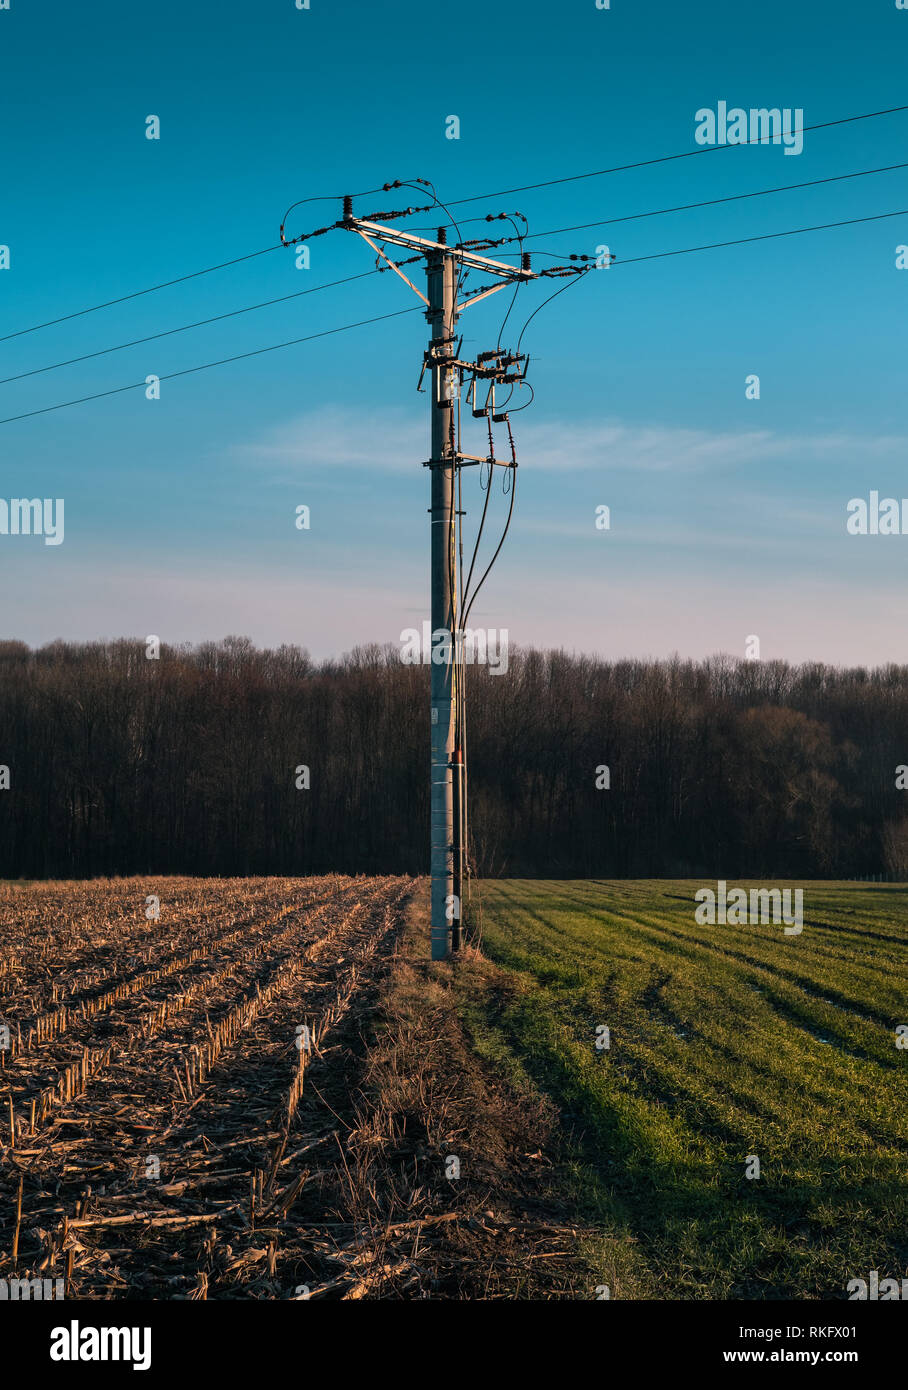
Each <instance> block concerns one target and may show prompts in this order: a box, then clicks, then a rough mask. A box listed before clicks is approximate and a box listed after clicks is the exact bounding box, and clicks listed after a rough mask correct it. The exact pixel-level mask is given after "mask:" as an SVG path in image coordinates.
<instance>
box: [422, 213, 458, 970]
mask: <svg viewBox="0 0 908 1390" xmlns="http://www.w3.org/2000/svg"><path fill="white" fill-rule="evenodd" d="M438 240H439V242H440V243H441V244H442V245H443V244H444V241H445V232H444V230H443V229H441V230H439V233H438ZM426 274H427V277H428V290H429V294H428V299H429V307H428V309H427V310H426V318H427V319H428V320H429V324H430V326H431V329H432V336H431V338H430V340H429V361H430V362H431V364H432V365H431V382H432V401H431V407H430V409H431V423H432V457H431V459H430V460H429V469H430V472H431V476H432V503H431V507H430V514H431V532H432V541H431V559H430V564H429V569H430V576H431V624H432V642H433V648H434V643H435V640H436V634H437V633H439V632H442V631H444V632H447V633H450V634H451V638H452V641H453V639H454V634H455V633H456V632H457V583H456V574H457V569H456V565H457V555H456V550H455V545H454V537H455V515H454V509H455V499H454V466H455V450H456V446H455V442H454V398H455V384H454V373H453V371H452V369H451V367H450V366H449V365H448V362H449V359H451V358H452V357H453V356H454V325H455V322H456V312H455V308H454V261H453V259H452V258H451V256H449V255H446V254H445V253H444V251H441V250H439V251H433V252H430V254H429V255H428V256H427V257H426ZM456 656H457V653H456V652H455V651H454V650H453V647H452V650H451V659H450V660H448V661H443V662H435V661H433V662H432V665H431V667H430V672H431V711H432V712H431V719H432V790H431V808H430V821H431V858H430V871H431V875H432V910H431V923H432V926H431V930H432V959H433V960H445V959H446V957H447V955H448V953H449V949H450V946H451V945H452V944H453V943H452V942H451V940H450V938H451V935H452V928H453V927H454V926H455V923H456V930H457V936H458V938H459V935H460V912H459V908H460V901H461V886H462V864H463V846H462V844H461V843H460V838H461V836H460V832H461V828H462V826H461V823H460V814H459V812H460V802H461V797H460V795H459V793H460V791H461V787H460V786H459V785H458V786H455V778H456V780H457V783H460V780H461V776H460V774H461V767H462V765H461V764H458V763H455V761H454V732H455V712H456V705H455V700H456V696H457V694H458V693H459V692H458V691H457V677H456V671H457V662H456ZM459 944H460V943H459V939H458V942H457V945H459Z"/></svg>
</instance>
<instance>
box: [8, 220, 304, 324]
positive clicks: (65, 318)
mask: <svg viewBox="0 0 908 1390" xmlns="http://www.w3.org/2000/svg"><path fill="white" fill-rule="evenodd" d="M280 250H281V246H280V243H279V242H275V244H274V246H264V247H263V248H262V250H261V251H250V252H249V253H248V254H247V255H245V256H234V258H233V260H232V261H221V262H220V263H219V264H218V265H209V266H206V267H205V269H204V270H191V271H190V272H189V274H188V275H178V276H177V277H176V279H174V280H162V281H161V283H160V284H159V285H149V286H148V288H147V289H144V290H133V292H132V294H121V295H120V297H119V298H118V299H106V300H105V301H104V303H103V304H91V305H89V307H88V308H87V309H76V310H74V312H73V313H71V314H61V316H60V317H59V318H58V319H47V320H46V322H44V323H33V324H32V325H31V327H30V328H18V329H17V330H16V332H15V333H4V334H3V335H2V337H0V343H8V342H9V340H10V338H21V337H23V335H24V334H26V333H37V332H38V329H39V328H53V326H54V325H55V324H57V323H68V322H69V320H70V319H78V318H82V316H83V315H84V314H94V313H97V311H98V310H99V309H110V308H111V307H112V306H113V305H114V304H125V303H126V301H127V300H128V299H139V298H140V297H141V296H142V295H143V294H154V292H155V291H156V290H166V289H168V288H169V287H170V286H171V285H182V284H183V282H184V281H185V280H196V279H198V277H199V276H200V275H210V274H211V273H212V271H214V270H225V269H226V268H227V266H230V265H239V264H240V262H241V261H251V260H254V259H255V257H256V256H267V255H268V252H269V251H280Z"/></svg>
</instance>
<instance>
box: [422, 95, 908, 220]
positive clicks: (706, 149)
mask: <svg viewBox="0 0 908 1390" xmlns="http://www.w3.org/2000/svg"><path fill="white" fill-rule="evenodd" d="M899 111H908V105H904V106H887V107H884V108H883V109H882V110H880V111H864V112H862V113H861V114H860V115H857V116H841V117H839V119H838V120H835V121H817V122H816V123H815V124H813V125H805V126H799V127H797V128H796V129H795V130H794V131H792V134H804V133H805V132H806V131H809V130H828V129H829V128H830V127H832V126H839V125H849V124H850V123H851V122H853V121H869V120H873V119H874V117H876V116H892V115H894V114H895V113H896V112H899ZM770 143H771V138H770V137H768V136H763V137H761V138H760V139H759V140H741V141H738V142H736V143H735V144H733V145H731V144H725V145H700V146H699V147H698V148H697V149H695V150H682V151H681V152H680V153H679V154H663V155H659V156H658V157H657V158H655V159H638V160H635V161H634V162H633V163H632V164H614V165H612V167H611V168H609V169H593V170H591V171H590V172H589V173H587V174H566V175H564V176H563V177H562V178H557V179H543V180H542V181H541V182H540V183H521V184H517V185H516V186H515V187H514V188H499V189H496V190H495V192H493V193H475V194H471V196H470V197H469V198H453V199H451V200H449V203H448V206H449V207H452V208H456V207H462V206H463V204H464V203H479V202H487V201H488V200H489V199H490V198H504V197H506V196H507V195H508V194H510V193H530V192H532V191H533V190H535V189H537V188H554V187H556V186H557V185H559V184H562V183H578V182H579V181H580V180H581V179H598V178H602V177H603V176H604V175H605V174H621V173H624V172H625V171H626V170H628V169H644V168H646V167H647V166H648V165H652V164H668V163H670V162H671V161H672V160H675V159H693V158H695V157H696V156H697V155H701V154H714V153H715V152H716V151H717V150H735V149H743V148H744V147H745V146H746V145H767V144H770Z"/></svg>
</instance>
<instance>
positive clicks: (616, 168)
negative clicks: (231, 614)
mask: <svg viewBox="0 0 908 1390" xmlns="http://www.w3.org/2000/svg"><path fill="white" fill-rule="evenodd" d="M902 111H908V104H906V105H902V106H888V107H884V108H882V109H880V110H878V111H865V112H862V113H860V114H858V115H854V116H842V117H839V118H838V119H837V120H833V121H819V122H816V123H814V124H812V125H808V126H802V127H800V128H799V129H800V131H801V132H806V131H813V130H827V129H830V128H831V127H834V126H840V125H848V124H851V123H853V122H856V121H868V120H873V119H875V118H877V117H881V116H890V115H894V114H896V113H898V112H902ZM766 143H768V138H766V139H763V138H761V139H760V140H748V141H742V142H741V143H740V144H735V145H728V144H726V145H703V146H700V147H699V148H697V149H695V150H682V151H681V152H679V153H678V154H672V155H660V156H658V157H657V158H654V159H643V160H637V161H635V162H633V163H630V164H616V165H613V166H612V167H610V168H608V169H593V170H591V171H590V172H588V173H585V174H569V175H565V176H563V177H561V178H556V179H546V180H543V181H541V182H539V183H531V184H519V185H517V186H516V187H514V188H508V189H500V190H498V191H497V192H493V193H478V194H471V195H470V196H469V197H467V198H455V199H453V200H451V199H449V200H448V202H447V204H446V206H447V207H448V208H452V207H462V206H463V205H464V204H465V203H475V202H481V201H484V200H487V199H490V198H500V197H504V196H505V195H506V194H509V193H526V192H531V191H533V190H535V189H538V188H553V187H556V186H558V185H560V184H563V183H576V182H579V181H580V180H583V179H592V178H601V177H604V176H605V175H607V174H617V173H622V172H624V171H625V170H629V169H641V168H645V167H647V166H649V165H654V164H665V163H668V162H670V161H672V160H677V159H689V158H692V157H694V156H695V155H700V154H710V153H713V152H714V151H716V150H722V149H741V148H744V146H746V145H756V144H766ZM891 167H893V168H896V167H898V166H896V165H893V166H891ZM873 172H876V171H873ZM821 182H822V180H821ZM805 186H806V185H805ZM381 191H384V190H383V189H370V190H367V193H366V194H354V195H352V196H354V197H363V196H367V194H369V193H378V192H381ZM325 199H329V200H330V195H325ZM323 200H324V199H303V200H302V201H303V202H310V201H323ZM338 201H340V199H338ZM298 206H300V203H294V204H291V209H292V208H294V207H298ZM291 209H288V213H289V211H290V210H291ZM671 210H672V209H666V211H671ZM286 215H287V214H285V217H286ZM471 220H472V219H471ZM452 224H453V223H452ZM594 225H600V224H594ZM534 235H539V234H535V233H534ZM282 249H284V247H283V246H282V244H281V242H275V243H274V244H273V245H271V246H264V247H262V248H260V250H258V251H249V252H247V253H246V254H245V255H242V256H235V257H233V258H232V259H231V260H227V261H220V262H218V263H217V264H216V265H210V266H204V267H203V268H202V269H201V270H192V271H189V272H187V273H186V274H185V275H178V276H175V277H174V278H173V279H170V280H162V281H161V282H160V283H158V284H156V285H148V286H146V287H145V288H144V289H140V290H133V291H132V292H131V293H130V294H124V295H119V296H118V297H117V298H115V299H107V300H104V301H102V302H101V303H99V304H91V305H88V306H87V307H86V308H84V309H75V310H73V311H72V312H71V313H68V314H61V315H59V316H58V317H57V318H53V319H46V320H45V321H44V322H42V323H35V324H30V325H29V326H28V327H27V328H19V329H16V330H15V331H14V332H13V333H4V334H0V343H3V342H9V341H10V340H11V339H13V338H20V337H23V336H24V335H25V334H27V333H36V332H38V331H39V330H40V329H44V328H52V327H54V326H55V325H57V324H60V323H68V322H69V321H70V320H71V319H76V318H81V317H83V316H84V315H86V314H93V313H97V312H98V311H99V310H101V309H109V308H112V307H113V306H114V305H117V304H125V303H126V302H127V301H129V300H131V299H138V298H140V297H141V296H142V295H146V294H154V293H155V292H156V291H158V290H163V289H168V288H170V287H171V286H172V285H180V284H183V283H184V282H185V281H187V280H194V279H198V278H199V277H200V276H202V275H211V274H212V273H213V272H215V271H218V270H225V269H227V268H228V267H230V266H234V265H240V264H241V263H242V262H243V261H249V260H254V259H255V258H256V257H257V256H266V255H269V254H270V253H271V252H272V251H280V250H282Z"/></svg>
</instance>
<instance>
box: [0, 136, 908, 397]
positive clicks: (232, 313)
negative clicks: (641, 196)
mask: <svg viewBox="0 0 908 1390" xmlns="http://www.w3.org/2000/svg"><path fill="white" fill-rule="evenodd" d="M896 169H908V161H905V162H902V163H900V164H885V165H881V166H880V167H879V168H876V169H857V170H854V171H853V172H852V173H849V174H832V175H829V176H828V177H826V178H822V179H808V180H806V181H804V182H802V183H785V184H778V185H776V186H774V187H772V188H761V189H757V190H755V191H754V192H752V193H732V194H729V195H728V196H726V197H723V198H709V199H707V200H705V201H703V202H699V203H681V204H678V205H677V206H675V207H668V208H655V209H653V210H651V211H649V212H634V213H628V214H627V215H626V216H624V217H612V218H607V219H603V220H602V221H599V222H579V223H575V224H574V225H573V226H570V227H553V228H550V229H549V230H548V231H544V232H523V233H518V234H517V235H516V236H512V237H507V238H503V239H502V240H500V241H496V242H495V243H494V245H495V246H504V245H507V244H509V243H511V242H515V241H516V242H518V243H519V244H520V246H521V247H522V246H523V242H524V241H526V240H532V239H533V238H536V237H544V236H559V235H562V234H564V233H567V232H581V231H587V230H589V229H590V228H594V227H610V226H615V225H617V224H618V223H622V222H634V221H641V220H643V219H646V218H649V217H660V216H662V215H663V214H665V213H672V212H689V211H691V210H693V209H697V208H705V207H716V206H719V205H720V204H722V203H733V202H739V201H742V200H746V199H748V198H763V197H766V196H768V195H770V194H774V193H787V192H791V191H792V190H798V189H802V188H815V187H817V186H818V185H821V184H827V183H839V182H842V181H843V180H846V179H857V178H864V177H866V176H868V175H870V174H886V173H891V172H893V171H894V170H896ZM468 220H470V221H476V220H484V219H474V218H471V219H468ZM506 220H507V221H512V219H511V218H510V217H508V218H507V219H506ZM450 225H452V226H453V225H455V224H454V223H451V224H450ZM512 225H514V224H513V222H512ZM829 225H836V224H829ZM723 244H729V243H717V245H723ZM691 249H695V248H691ZM505 254H507V253H505ZM513 254H516V255H519V254H521V252H515V253H513ZM534 254H535V255H548V256H551V257H552V258H553V259H562V258H563V257H561V256H560V255H559V254H558V253H556V252H553V251H548V252H547V251H540V250H539V249H537V250H536V251H535V252H534ZM669 254H680V253H676V252H672V253H669ZM635 259H636V258H635ZM228 264H229V262H228ZM625 264H626V262H625ZM384 269H385V268H384V267H379V268H378V270H377V271H376V270H367V271H364V272H363V273H362V274H360V275H348V276H346V277H345V278H344V279H341V280H331V281H329V282H328V283H327V284H324V285H316V286H315V287H314V288H313V289H308V290H296V291H294V293H293V294H285V295H279V296H278V297H277V298H275V299H266V300H263V301H261V303H259V304H249V305H246V306H244V307H243V308H240V309H231V310H229V311H228V312H227V313H224V314H215V315H214V316H213V317H211V318H207V319H198V320H197V321H196V322H194V323H187V324H183V325H182V326H181V327H179V328H168V329H165V330H164V331H163V332H161V333H150V334H148V335H147V336H146V337H144V338H134V339H132V340H131V341H130V342H128V343H118V344H116V345H115V346H113V347H107V348H99V349H98V350H97V351H96V352H86V353H83V354H82V356H80V357H70V358H67V359H66V360H65V361H63V362H53V363H51V364H49V365H48V366H45V367H34V368H32V369H31V370H30V371H27V372H19V373H17V374H16V375H15V376H7V377H0V386H5V385H8V384H9V383H10V382H13V381H22V380H24V379H25V378H26V377H30V376H39V375H41V374H42V373H44V372H52V371H56V370H57V369H58V368H60V367H71V366H75V365H76V364H77V363H79V362H88V361H90V360H91V359H92V358H94V357H103V356H105V355H106V354H109V353H111V352H122V351H124V350H125V349H126V348H131V347H138V346H140V345H141V344H143V343H150V342H154V341H155V340H156V339H158V338H166V337H169V336H172V335H173V334H175V333H185V332H188V331H189V330H190V329H193V328H204V327H206V326H207V325H209V324H212V323H219V322H221V321H222V320H224V319H229V318H235V317H236V316H237V315H239V314H248V313H252V312H253V311H255V310H257V309H267V308H270V307H271V306H272V305H274V304H283V303H285V302H286V301H288V300H291V299H299V298H301V297H302V296H304V295H307V294H316V293H317V292H318V291H319V290H324V289H334V288H336V287H337V286H338V285H346V284H350V283H351V282H352V281H354V280H361V279H363V278H364V277H365V276H370V275H375V274H377V273H380V272H383V271H384ZM521 283H522V282H518V284H517V286H516V287H515V291H514V298H516V295H517V291H518V290H519V288H520V285H521ZM513 305H514V299H512V300H511V308H513ZM509 314H510V309H509V310H508V315H509ZM508 315H506V316H505V322H507V317H508ZM503 328H504V324H502V329H503ZM0 341H2V339H0ZM499 345H500V335H499Z"/></svg>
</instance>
